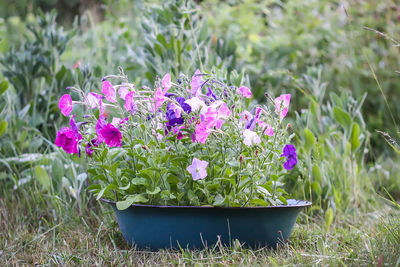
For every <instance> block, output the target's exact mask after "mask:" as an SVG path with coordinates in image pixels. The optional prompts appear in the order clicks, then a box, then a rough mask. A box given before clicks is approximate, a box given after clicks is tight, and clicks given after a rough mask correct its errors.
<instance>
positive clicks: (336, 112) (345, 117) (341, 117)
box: [333, 107, 352, 130]
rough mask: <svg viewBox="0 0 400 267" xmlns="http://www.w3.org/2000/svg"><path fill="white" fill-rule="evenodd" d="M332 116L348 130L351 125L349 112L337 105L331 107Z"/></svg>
mask: <svg viewBox="0 0 400 267" xmlns="http://www.w3.org/2000/svg"><path fill="white" fill-rule="evenodd" d="M333 117H334V118H335V120H336V121H337V122H339V123H340V124H341V125H342V126H343V127H344V128H345V129H346V130H349V129H350V127H351V122H352V120H351V117H350V115H349V113H347V112H346V111H344V110H343V109H341V108H339V107H334V108H333Z"/></svg>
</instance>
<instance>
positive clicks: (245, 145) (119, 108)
mask: <svg viewBox="0 0 400 267" xmlns="http://www.w3.org/2000/svg"><path fill="white" fill-rule="evenodd" d="M107 79H116V81H117V82H118V80H122V81H123V82H122V84H118V83H117V84H115V83H114V85H112V84H111V83H110V82H109V81H108V80H107ZM235 80H236V82H235V83H234V84H233V85H232V86H228V85H226V84H225V83H222V82H221V81H220V80H218V79H217V76H216V73H200V72H198V71H196V73H195V74H194V75H193V77H192V78H191V79H190V78H187V77H185V76H182V75H181V76H180V78H179V79H178V80H177V82H176V83H172V82H171V78H170V75H169V74H167V75H165V76H164V78H163V80H162V81H161V82H160V81H158V82H157V83H156V86H155V88H157V89H154V90H153V89H150V88H148V87H144V89H142V90H140V89H137V88H135V86H134V85H133V84H131V83H129V81H128V80H127V77H126V76H125V74H124V73H123V72H121V74H120V75H119V76H115V75H111V76H106V77H105V78H104V79H103V86H102V94H104V95H102V94H97V93H93V92H90V93H89V94H87V95H86V94H85V93H84V92H83V91H81V90H79V89H78V88H72V89H71V90H74V91H76V92H77V93H79V95H80V100H79V101H76V102H75V103H80V104H83V105H85V106H86V112H85V113H86V114H85V115H84V116H83V117H82V121H80V120H78V121H80V122H75V115H73V116H72V118H71V121H70V128H67V127H64V128H62V129H61V130H60V131H59V132H58V133H57V139H56V145H57V146H60V147H62V148H63V149H64V150H65V151H66V152H67V153H70V154H80V152H79V151H83V149H85V151H86V154H87V155H89V156H91V157H92V160H90V161H89V164H90V166H91V169H90V170H89V172H90V174H91V175H92V177H93V178H92V180H93V181H95V182H96V181H99V182H100V183H99V184H94V185H92V186H91V187H90V189H91V190H92V191H94V192H96V194H97V199H99V198H101V197H105V198H107V199H115V200H117V201H118V202H117V207H118V208H119V209H125V208H128V207H129V206H130V205H131V204H132V203H148V204H163V205H194V206H198V205H215V206H246V205H270V204H272V205H276V204H279V203H286V200H285V198H284V196H285V195H286V192H285V191H283V190H282V189H281V188H280V185H281V183H280V177H282V176H283V174H284V173H285V171H284V170H283V169H284V167H285V169H287V170H290V169H292V168H293V166H294V165H295V164H296V163H297V156H296V153H295V152H294V151H295V149H294V148H293V149H294V151H292V152H290V151H289V150H290V149H289V148H287V147H288V145H286V144H287V143H288V142H289V141H290V139H291V137H289V135H288V134H287V131H286V130H285V128H284V125H283V124H282V119H283V117H285V116H286V113H287V110H288V105H289V101H290V95H284V96H281V97H279V98H277V99H275V100H271V101H272V102H275V103H274V109H271V108H270V107H268V106H250V107H249V106H248V103H249V102H248V101H245V100H246V98H251V91H250V90H249V89H248V88H247V87H244V86H241V84H243V80H242V77H241V76H238V77H235ZM117 92H118V95H119V96H120V97H119V98H118V99H119V101H117V97H116V94H117ZM284 97H288V100H287V102H286V101H283V100H280V99H283V98H284ZM73 103H74V102H72V101H71V98H70V96H69V95H64V96H63V97H62V98H61V99H60V104H59V106H60V108H61V112H62V113H63V114H64V115H66V116H69V115H70V114H71V111H72V109H73V107H72V106H73V105H74V104H73ZM246 103H247V104H246ZM281 105H282V107H281ZM93 108H94V109H93ZM248 110H249V111H250V112H249V111H248ZM93 111H94V112H93ZM121 118H122V119H121ZM124 118H125V119H124ZM264 132H265V133H264ZM81 140H82V141H81ZM285 145H286V146H285ZM284 146H285V149H284ZM290 146H291V145H290ZM292 147H293V146H292ZM282 151H283V152H284V153H283V154H282ZM281 154H282V155H281ZM283 155H285V157H287V160H286V159H285V158H283V157H282V156H283ZM292 157H294V158H292ZM285 160H286V161H287V162H286V163H285V164H284V165H283V166H282V164H283V162H284V161H285ZM290 160H292V161H293V160H294V162H291V161H290ZM191 162H192V164H191ZM288 162H290V163H288ZM292 164H294V165H292ZM191 168H193V169H191Z"/></svg>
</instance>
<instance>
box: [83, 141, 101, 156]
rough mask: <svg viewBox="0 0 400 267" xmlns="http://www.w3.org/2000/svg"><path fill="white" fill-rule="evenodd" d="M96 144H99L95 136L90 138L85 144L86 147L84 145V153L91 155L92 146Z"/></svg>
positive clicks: (96, 145)
mask: <svg viewBox="0 0 400 267" xmlns="http://www.w3.org/2000/svg"><path fill="white" fill-rule="evenodd" d="M98 146H99V144H98V142H97V139H96V138H94V139H92V140H90V142H89V143H87V144H86V147H85V152H86V154H87V155H88V156H89V157H90V156H92V153H93V147H98Z"/></svg>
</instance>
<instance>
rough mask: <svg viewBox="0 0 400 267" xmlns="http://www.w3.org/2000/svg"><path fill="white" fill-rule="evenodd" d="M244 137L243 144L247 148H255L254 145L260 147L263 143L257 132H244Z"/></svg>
mask: <svg viewBox="0 0 400 267" xmlns="http://www.w3.org/2000/svg"><path fill="white" fill-rule="evenodd" d="M243 136H244V140H243V143H244V144H245V145H246V146H253V145H259V144H260V143H261V139H260V137H259V136H258V134H257V133H256V132H253V131H251V130H248V129H246V130H244V131H243Z"/></svg>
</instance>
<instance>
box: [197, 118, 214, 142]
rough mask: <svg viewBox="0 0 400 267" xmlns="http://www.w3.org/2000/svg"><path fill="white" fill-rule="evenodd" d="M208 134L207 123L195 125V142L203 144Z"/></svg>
mask: <svg viewBox="0 0 400 267" xmlns="http://www.w3.org/2000/svg"><path fill="white" fill-rule="evenodd" d="M210 133H211V129H210V128H208V127H207V123H206V122H205V121H203V122H201V123H199V124H196V129H195V135H196V141H197V142H199V143H202V144H205V143H206V140H207V137H208V136H209V135H210Z"/></svg>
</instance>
